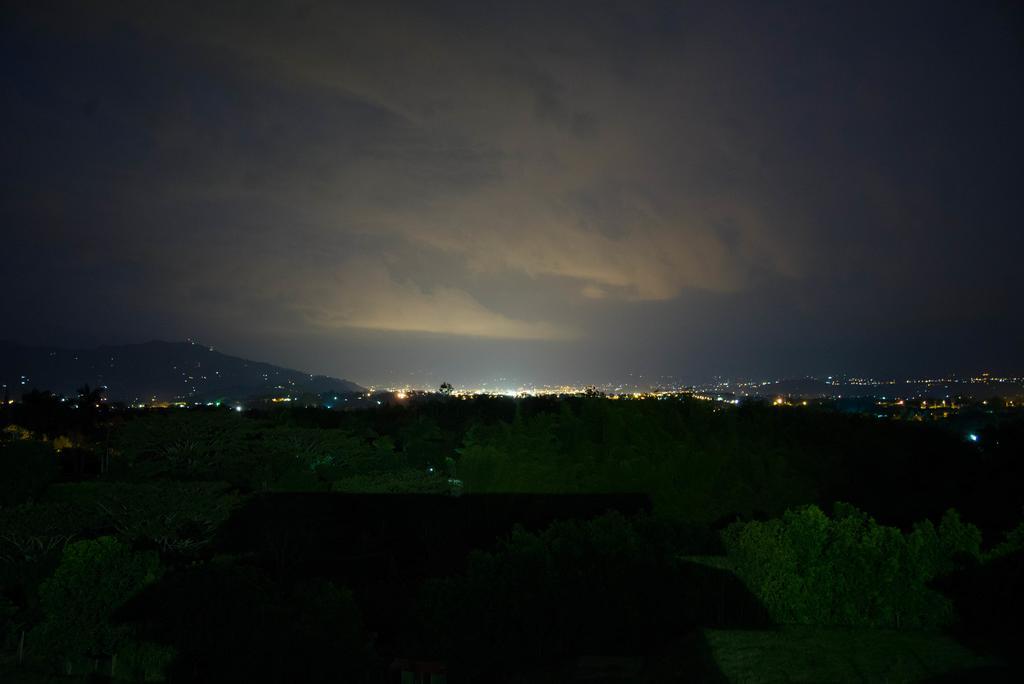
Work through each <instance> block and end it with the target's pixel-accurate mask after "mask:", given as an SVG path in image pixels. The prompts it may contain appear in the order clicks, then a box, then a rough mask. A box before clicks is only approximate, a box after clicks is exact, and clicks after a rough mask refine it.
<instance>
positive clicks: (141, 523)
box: [44, 481, 240, 554]
mask: <svg viewBox="0 0 1024 684" xmlns="http://www.w3.org/2000/svg"><path fill="white" fill-rule="evenodd" d="M239 500H240V497H239V496H238V495H237V494H235V493H233V492H232V491H231V490H230V488H229V487H228V486H227V485H225V484H223V483H218V482H168V481H163V482H161V481H157V482H146V483H124V482H77V483H74V484H60V485H54V486H53V487H52V488H51V489H50V491H49V492H48V495H47V497H46V500H45V502H44V503H45V504H46V505H49V506H66V507H68V508H70V510H73V511H75V512H76V513H77V515H78V516H79V517H78V519H79V520H87V521H90V523H91V526H92V529H93V530H99V531H104V532H107V531H114V532H116V533H117V536H118V538H120V539H121V540H123V541H126V542H128V543H130V544H143V545H147V546H156V547H157V548H159V549H160V551H161V552H165V553H167V552H174V553H179V554H181V553H192V552H194V551H196V550H198V549H199V548H200V547H202V546H203V545H205V544H206V543H208V542H209V541H210V539H212V538H213V535H214V533H215V532H216V530H217V528H218V527H219V526H220V525H221V523H223V522H224V521H225V520H226V519H227V518H228V516H229V515H230V514H231V512H232V511H233V510H234V508H235V506H236V505H237V504H238V502H239ZM82 531H84V532H88V531H89V530H88V529H86V530H80V532H82Z"/></svg>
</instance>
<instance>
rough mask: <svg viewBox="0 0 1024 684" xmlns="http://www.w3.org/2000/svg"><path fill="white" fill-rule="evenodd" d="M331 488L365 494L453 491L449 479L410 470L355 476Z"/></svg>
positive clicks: (336, 490)
mask: <svg viewBox="0 0 1024 684" xmlns="http://www.w3.org/2000/svg"><path fill="white" fill-rule="evenodd" d="M330 487H331V491H332V492H350V493H364V494H448V493H449V492H450V491H451V486H450V485H449V484H448V480H447V478H444V477H440V476H438V475H428V474H427V473H424V472H423V471H420V470H410V469H406V470H398V471H394V472H389V473H368V474H364V475H353V476H351V477H346V478H342V479H339V480H335V481H334V482H332V483H331V485H330Z"/></svg>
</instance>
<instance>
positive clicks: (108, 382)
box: [0, 341, 363, 401]
mask: <svg viewBox="0 0 1024 684" xmlns="http://www.w3.org/2000/svg"><path fill="white" fill-rule="evenodd" d="M0 383H3V384H6V385H7V390H8V392H9V393H10V396H11V397H18V396H20V395H21V394H22V393H24V392H27V391H29V390H31V389H33V388H37V389H47V390H52V391H54V392H58V393H72V392H74V390H75V389H76V388H78V387H81V386H82V385H83V384H85V383H89V384H90V385H92V386H105V387H106V388H107V396H108V397H109V398H110V399H111V400H114V401H135V400H154V399H156V400H164V401H173V400H176V399H195V400H213V399H244V398H248V397H252V396H259V395H266V394H276V393H280V392H281V391H282V390H284V391H287V392H290V393H293V394H294V393H300V392H312V393H321V392H359V391H362V389H363V388H362V387H360V386H359V385H356V384H355V383H353V382H350V381H348V380H343V379H341V378H332V377H327V376H323V375H311V374H309V373H304V372H302V371H297V370H294V369H291V368H282V367H280V366H275V365H273V364H270V363H262V362H258V361H251V360H248V359H243V358H239V357H237V356H229V355H227V354H222V353H220V352H218V351H215V350H214V349H213V348H212V347H207V346H204V345H201V344H197V343H194V342H156V341H154V342H146V343H144V344H130V345H118V346H105V347H97V348H95V349H58V348H52V347H27V346H21V345H17V344H12V343H8V342H0Z"/></svg>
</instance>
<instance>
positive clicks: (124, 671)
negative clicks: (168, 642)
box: [112, 639, 175, 682]
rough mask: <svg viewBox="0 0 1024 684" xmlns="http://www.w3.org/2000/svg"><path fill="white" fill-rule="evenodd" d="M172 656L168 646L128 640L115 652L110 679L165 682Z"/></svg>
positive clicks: (172, 653) (173, 653) (171, 650)
mask: <svg viewBox="0 0 1024 684" xmlns="http://www.w3.org/2000/svg"><path fill="white" fill-rule="evenodd" d="M174 656H175V652H174V649H173V648H171V647H169V646H164V645H161V644H154V643H151V642H148V641H138V640H136V639H130V640H128V641H126V642H125V643H124V644H123V645H122V646H121V647H120V648H119V649H118V651H117V660H116V666H115V667H114V668H113V670H114V672H113V676H112V679H114V680H124V681H130V682H163V681H166V680H167V671H168V669H169V668H170V666H171V663H172V662H173V661H174Z"/></svg>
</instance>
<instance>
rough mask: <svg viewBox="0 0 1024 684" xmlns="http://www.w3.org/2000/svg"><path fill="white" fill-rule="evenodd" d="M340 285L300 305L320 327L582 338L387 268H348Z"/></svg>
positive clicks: (360, 265) (338, 280)
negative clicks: (420, 283)
mask: <svg viewBox="0 0 1024 684" xmlns="http://www.w3.org/2000/svg"><path fill="white" fill-rule="evenodd" d="M335 282H336V287H335V288H334V289H333V290H332V291H329V292H324V291H320V292H318V293H311V299H310V301H308V302H306V303H304V304H301V305H299V307H298V308H299V309H300V310H301V311H303V312H304V313H305V315H306V316H307V317H308V319H309V320H310V322H312V323H313V324H314V325H317V326H320V327H324V328H328V329H337V328H363V329H370V330H379V331H388V332H417V333H433V334H438V335H456V336H465V337H483V338H495V339H510V340H564V339H571V338H572V337H575V335H576V333H575V332H574V331H572V330H571V329H569V328H567V327H564V326H556V325H553V324H550V323H544V322H532V321H524V320H518V319H515V318H510V317H508V316H504V315H502V314H500V313H497V312H495V311H492V310H490V309H488V308H487V307H485V306H484V305H483V304H481V303H480V302H479V301H477V300H476V299H474V298H473V297H472V296H470V295H469V294H467V293H466V292H464V291H462V290H458V289H454V288H450V287H434V288H431V289H429V290H426V289H423V288H421V287H419V286H417V285H416V284H415V283H413V282H411V281H408V280H405V281H400V280H395V279H394V278H392V277H391V275H390V274H389V273H388V272H387V269H386V268H384V267H383V266H382V265H376V264H367V263H349V264H346V265H345V266H344V267H343V268H341V269H340V271H339V274H338V275H337V277H336V281H335Z"/></svg>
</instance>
